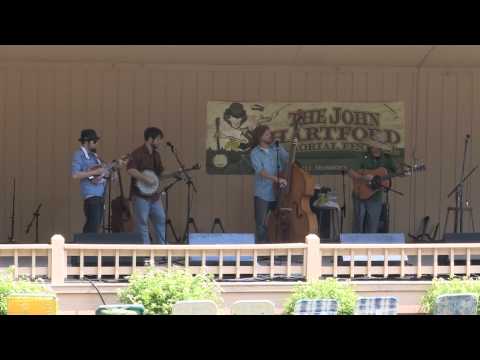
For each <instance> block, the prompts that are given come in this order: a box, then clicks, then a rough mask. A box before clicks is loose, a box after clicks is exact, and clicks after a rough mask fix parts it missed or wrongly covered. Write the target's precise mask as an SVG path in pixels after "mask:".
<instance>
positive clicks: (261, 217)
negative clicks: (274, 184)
mask: <svg viewBox="0 0 480 360" xmlns="http://www.w3.org/2000/svg"><path fill="white" fill-rule="evenodd" d="M276 204H277V202H276V201H266V200H263V199H260V198H259V197H256V196H255V198H254V206H255V243H256V244H265V243H267V242H268V239H267V224H266V223H265V221H266V217H267V214H268V211H269V210H273V209H275V207H276Z"/></svg>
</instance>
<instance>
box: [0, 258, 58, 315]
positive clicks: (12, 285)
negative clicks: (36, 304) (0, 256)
mask: <svg viewBox="0 0 480 360" xmlns="http://www.w3.org/2000/svg"><path fill="white" fill-rule="evenodd" d="M52 293H53V292H52V291H51V289H49V287H48V286H47V285H45V284H44V283H42V282H41V280H37V281H31V280H29V279H27V278H20V279H18V280H15V278H14V268H13V267H10V268H8V270H6V271H3V272H0V315H6V314H7V298H8V296H9V295H13V294H42V295H45V294H52Z"/></svg>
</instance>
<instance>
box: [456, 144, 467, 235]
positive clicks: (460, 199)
mask: <svg viewBox="0 0 480 360" xmlns="http://www.w3.org/2000/svg"><path fill="white" fill-rule="evenodd" d="M469 140H470V135H467V136H466V137H465V147H464V149H463V161H462V174H461V175H460V179H462V178H463V176H464V175H465V161H466V160H467V147H468V141H469ZM463 184H464V182H463V181H461V185H460V186H459V187H458V188H457V194H458V196H457V198H458V205H459V207H457V211H458V209H460V216H459V220H458V221H459V222H460V233H463V190H464V187H463ZM456 218H457V216H455V223H456V224H457V219H456ZM455 232H457V225H455Z"/></svg>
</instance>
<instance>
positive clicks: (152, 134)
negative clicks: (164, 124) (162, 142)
mask: <svg viewBox="0 0 480 360" xmlns="http://www.w3.org/2000/svg"><path fill="white" fill-rule="evenodd" d="M158 136H160V138H162V139H163V132H162V130H160V129H159V128H156V127H148V128H146V129H145V132H144V133H143V137H144V138H145V141H148V139H150V138H152V139H153V140H155V139H156V138H157V137H158Z"/></svg>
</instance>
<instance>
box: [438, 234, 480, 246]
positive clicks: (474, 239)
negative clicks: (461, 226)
mask: <svg viewBox="0 0 480 360" xmlns="http://www.w3.org/2000/svg"><path fill="white" fill-rule="evenodd" d="M443 242H445V243H453V244H455V243H480V233H457V234H456V233H448V234H444V236H443Z"/></svg>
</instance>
